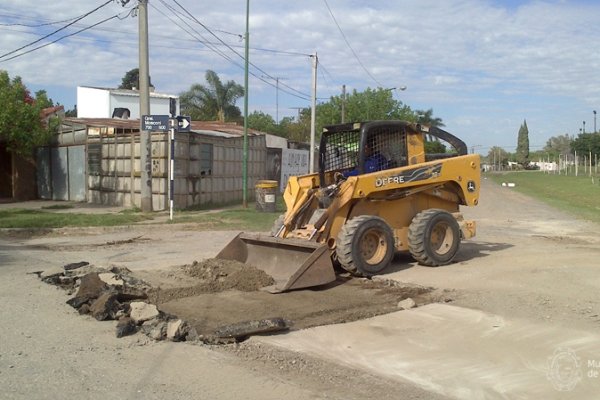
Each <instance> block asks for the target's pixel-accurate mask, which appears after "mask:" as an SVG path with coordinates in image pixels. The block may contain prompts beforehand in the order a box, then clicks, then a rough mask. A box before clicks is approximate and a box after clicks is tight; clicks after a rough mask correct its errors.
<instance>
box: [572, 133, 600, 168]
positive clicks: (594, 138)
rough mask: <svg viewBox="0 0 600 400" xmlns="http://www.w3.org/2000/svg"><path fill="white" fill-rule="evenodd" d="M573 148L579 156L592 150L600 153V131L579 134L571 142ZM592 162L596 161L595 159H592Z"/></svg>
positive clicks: (593, 152) (594, 152)
mask: <svg viewBox="0 0 600 400" xmlns="http://www.w3.org/2000/svg"><path fill="white" fill-rule="evenodd" d="M571 148H572V149H573V150H574V151H576V152H577V154H578V156H579V155H581V156H582V157H583V156H585V155H588V154H589V153H590V152H591V153H592V154H599V155H600V133H581V134H579V136H577V138H576V139H575V140H573V142H572V143H571ZM592 157H593V156H592ZM592 162H595V160H592Z"/></svg>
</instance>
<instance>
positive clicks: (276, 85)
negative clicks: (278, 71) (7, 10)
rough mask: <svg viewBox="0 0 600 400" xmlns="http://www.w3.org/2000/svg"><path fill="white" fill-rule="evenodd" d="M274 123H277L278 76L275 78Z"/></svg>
mask: <svg viewBox="0 0 600 400" xmlns="http://www.w3.org/2000/svg"><path fill="white" fill-rule="evenodd" d="M275 124H276V125H279V77H276V78H275Z"/></svg>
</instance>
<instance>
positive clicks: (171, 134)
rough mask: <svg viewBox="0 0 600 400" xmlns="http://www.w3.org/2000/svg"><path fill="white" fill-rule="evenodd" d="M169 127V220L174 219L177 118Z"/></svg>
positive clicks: (172, 120)
mask: <svg viewBox="0 0 600 400" xmlns="http://www.w3.org/2000/svg"><path fill="white" fill-rule="evenodd" d="M169 122H170V126H171V128H170V129H169V141H170V146H169V220H170V221H173V197H174V192H175V127H176V126H177V120H176V119H171V120H170V121H169Z"/></svg>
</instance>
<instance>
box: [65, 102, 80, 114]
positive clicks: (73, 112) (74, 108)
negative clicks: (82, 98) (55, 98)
mask: <svg viewBox="0 0 600 400" xmlns="http://www.w3.org/2000/svg"><path fill="white" fill-rule="evenodd" d="M65 117H77V104H75V105H74V106H73V109H71V110H67V111H65Z"/></svg>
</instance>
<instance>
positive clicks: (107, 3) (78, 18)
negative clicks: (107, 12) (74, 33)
mask: <svg viewBox="0 0 600 400" xmlns="http://www.w3.org/2000/svg"><path fill="white" fill-rule="evenodd" d="M112 2H113V0H108V1H107V2H106V3H104V4H102V5H100V6H98V7H96V8H94V9H93V10H92V11H89V12H87V13H85V14H83V15H82V16H80V17H77V18H76V19H75V20H73V22H70V23H68V24H67V25H65V26H63V27H62V28H59V29H57V30H55V31H54V32H52V33H49V34H47V35H45V36H42V37H41V38H39V39H37V40H34V41H33V42H31V43H28V44H26V45H25V46H21V47H19V48H18V49H15V50H12V51H9V52H8V53H5V54H2V55H1V56H0V58H4V57H6V56H8V55H11V54H14V53H16V52H17V51H19V50H23V49H24V48H26V47H29V46H32V45H34V44H36V43H39V42H41V41H42V40H44V39H46V38H48V37H50V36H52V35H54V34H55V33H58V32H60V31H63V30H65V29H67V28H68V27H69V26H71V25H73V24H74V23H75V22H77V21H80V20H82V19H83V18H85V17H87V16H88V15H90V14H93V13H95V12H96V11H98V10H99V9H101V8H102V7H105V6H107V5H109V4H110V3H112ZM52 43H56V42H52ZM52 43H50V44H52ZM41 47H45V46H41ZM41 47H38V48H41ZM27 53H29V52H26V53H22V54H21V55H23V54H27ZM15 58H16V57H15ZM9 60H12V58H10V59H9ZM5 61H8V60H5Z"/></svg>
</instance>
